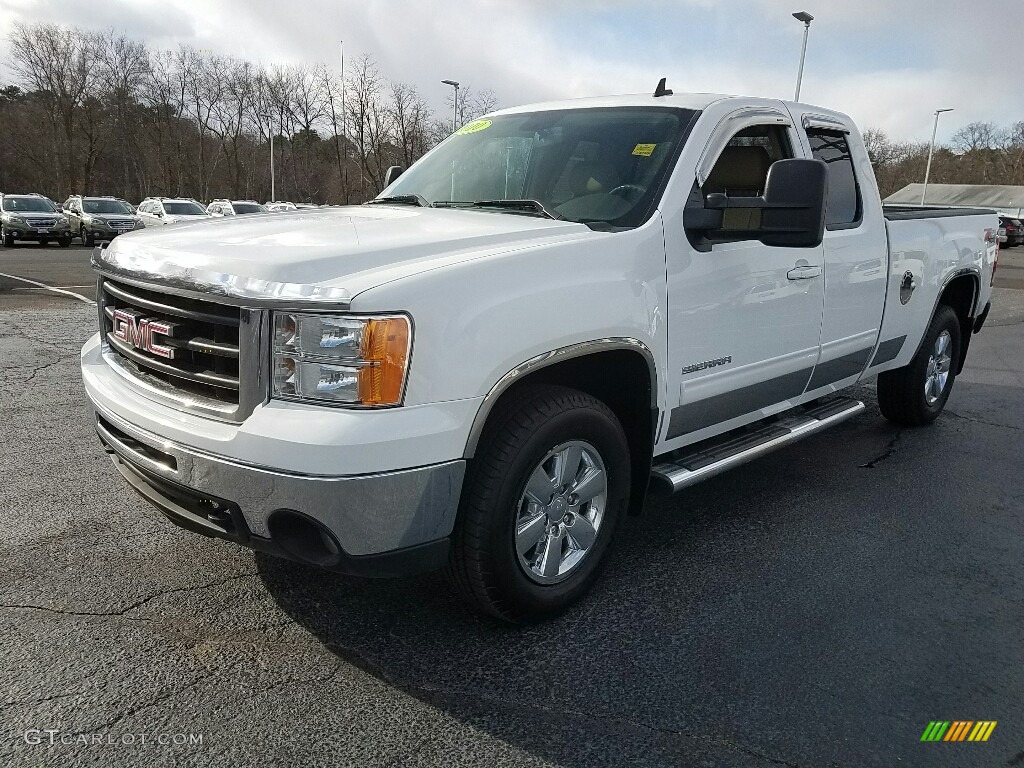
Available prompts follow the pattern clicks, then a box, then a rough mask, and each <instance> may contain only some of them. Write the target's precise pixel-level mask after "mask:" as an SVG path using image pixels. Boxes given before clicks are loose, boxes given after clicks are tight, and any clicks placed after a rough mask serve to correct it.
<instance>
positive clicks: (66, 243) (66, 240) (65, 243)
mask: <svg viewBox="0 0 1024 768" xmlns="http://www.w3.org/2000/svg"><path fill="white" fill-rule="evenodd" d="M57 244H58V245H59V246H60V247H61V248H70V247H71V235H68V236H67V237H62V238H61V239H60V240H58V241H57Z"/></svg>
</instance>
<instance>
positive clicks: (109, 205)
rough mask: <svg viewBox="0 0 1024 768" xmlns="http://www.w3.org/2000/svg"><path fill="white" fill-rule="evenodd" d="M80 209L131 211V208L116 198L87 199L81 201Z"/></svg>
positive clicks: (107, 211)
mask: <svg viewBox="0 0 1024 768" xmlns="http://www.w3.org/2000/svg"><path fill="white" fill-rule="evenodd" d="M82 211H83V212H85V213H131V209H130V208H129V207H128V206H127V205H125V204H124V203H122V202H119V201H117V200H89V199H85V200H83V201H82Z"/></svg>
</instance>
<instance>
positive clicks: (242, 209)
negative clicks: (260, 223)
mask: <svg viewBox="0 0 1024 768" xmlns="http://www.w3.org/2000/svg"><path fill="white" fill-rule="evenodd" d="M231 207H232V208H234V209H235V213H266V212H267V209H266V208H264V207H263V206H262V205H259V204H258V203H232V204H231Z"/></svg>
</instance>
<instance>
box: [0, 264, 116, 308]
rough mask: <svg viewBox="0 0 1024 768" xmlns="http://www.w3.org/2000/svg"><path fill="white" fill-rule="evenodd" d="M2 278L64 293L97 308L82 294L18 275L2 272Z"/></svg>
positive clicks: (94, 303) (0, 273) (0, 275)
mask: <svg viewBox="0 0 1024 768" xmlns="http://www.w3.org/2000/svg"><path fill="white" fill-rule="evenodd" d="M0 277H7V278H10V279H11V280H21V282H23V283H30V284H32V285H37V286H39V287H40V288H45V289H46V290H48V291H53V292H54V293H62V294H64V295H65V296H70V297H71V298H73V299H78V300H79V301H83V302H85V303H86V304H89V305H91V306H94V307H95V306H96V302H95V301H93V300H92V299H88V298H86V297H85V296H83V295H82V294H80V293H75V292H74V291H65V290H63V289H61V288H54V287H53V286H52V285H47V284H46V283H40V282H37V281H35V280H29V279H28V278H27V277H18V276H17V275H8V274H7V273H6V272H0ZM74 287H77V286H74Z"/></svg>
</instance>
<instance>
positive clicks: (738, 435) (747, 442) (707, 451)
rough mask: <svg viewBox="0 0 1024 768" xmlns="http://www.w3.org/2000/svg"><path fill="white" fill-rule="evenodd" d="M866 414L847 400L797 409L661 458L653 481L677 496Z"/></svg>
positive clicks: (654, 470) (857, 402)
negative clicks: (759, 458) (694, 485)
mask: <svg viewBox="0 0 1024 768" xmlns="http://www.w3.org/2000/svg"><path fill="white" fill-rule="evenodd" d="M863 410H864V403H862V402H861V401H860V400H853V399H850V398H846V397H840V398H836V399H834V400H829V401H827V402H824V403H818V404H816V405H813V406H810V407H801V408H798V409H796V410H795V411H791V412H789V413H788V414H785V415H783V416H782V417H781V418H778V419H775V418H773V419H772V420H770V421H768V422H767V423H766V422H760V423H759V424H755V425H753V426H751V427H745V428H743V429H742V430H735V431H733V432H729V433H726V434H725V435H722V436H719V437H716V438H712V439H711V440H705V441H703V442H701V443H698V444H696V445H691V446H687V447H686V448H682V449H680V450H679V451H676V452H675V453H670V454H667V455H666V456H665V457H659V458H667V459H669V461H667V462H664V463H661V464H656V465H655V466H654V468H653V469H652V470H651V481H652V482H653V483H654V485H655V486H657V487H659V488H660V489H661V490H663V491H668V492H670V493H676V492H677V491H681V490H682V489H683V488H686V487H688V486H691V485H693V484H694V483H699V482H700V481H701V480H706V479H708V478H709V477H714V476H715V475H717V474H719V473H721V472H725V471H726V470H727V469H732V468H733V467H736V466H739V465H740V464H745V463H746V462H748V461H751V460H752V459H756V458H757V457H759V456H764V455H765V454H766V453H770V452H771V451H774V450H775V449H776V448H781V447H782V446H784V445H789V444H790V443H795V442H796V441H797V440H801V439H803V438H805V437H807V436H808V435H813V434H816V433H818V432H821V431H822V430H824V429H828V428H829V427H831V426H832V425H834V424H838V423H839V422H841V421H846V420H847V419H849V418H850V417H851V416H855V415H857V414H858V413H860V412H861V411H863ZM655 461H657V459H655Z"/></svg>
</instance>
